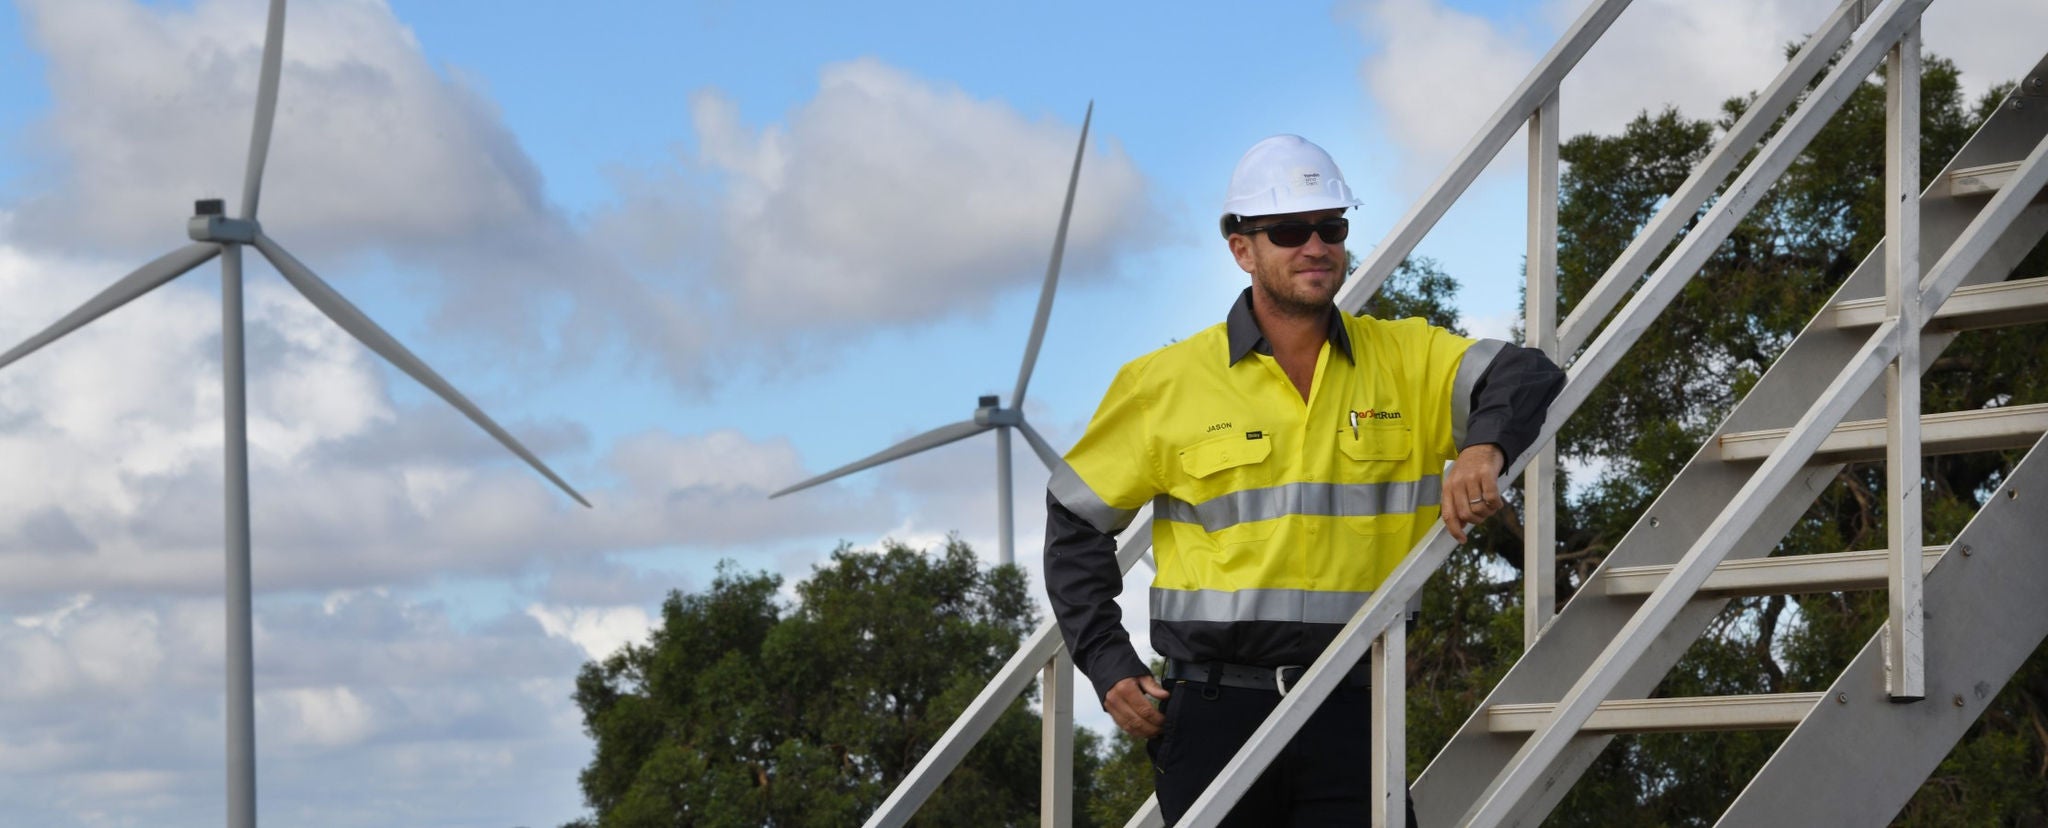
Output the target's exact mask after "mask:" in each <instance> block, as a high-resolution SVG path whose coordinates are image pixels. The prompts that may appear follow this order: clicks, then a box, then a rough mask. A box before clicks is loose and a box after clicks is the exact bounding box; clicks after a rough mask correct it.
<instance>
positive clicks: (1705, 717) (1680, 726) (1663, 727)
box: [1487, 693, 1827, 733]
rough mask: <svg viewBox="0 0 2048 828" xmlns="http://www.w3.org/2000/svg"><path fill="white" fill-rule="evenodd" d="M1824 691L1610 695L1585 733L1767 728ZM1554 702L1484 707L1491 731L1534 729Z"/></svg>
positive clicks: (1788, 719)
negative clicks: (1645, 696)
mask: <svg viewBox="0 0 2048 828" xmlns="http://www.w3.org/2000/svg"><path fill="white" fill-rule="evenodd" d="M1826 695H1827V694H1826V693H1768V694H1759V695H1753V696H1689V697H1681V698H1662V699H1612V700H1609V701H1604V702H1601V703H1600V707H1599V709H1598V710H1596V711H1595V712H1594V713H1593V718H1591V719H1589V720H1587V722H1586V727H1585V728H1583V729H1582V731H1581V732H1585V733H1664V732H1679V731H1687V732H1693V731H1708V730H1771V729H1784V728H1790V727H1793V726H1795V725H1797V724H1799V721H1800V720H1801V719H1804V718H1805V717H1806V713H1807V711H1810V710H1812V709H1813V706H1814V705H1815V704H1817V703H1819V702H1820V700H1821V699H1822V698H1824V697H1826ZM1556 708H1557V704H1556V703H1554V702H1534V703H1527V704H1496V705H1494V706H1493V707H1491V708H1488V710H1487V720H1488V727H1489V728H1490V729H1491V730H1492V731H1493V732H1495V733H1532V732H1535V730H1536V728H1537V727H1538V726H1540V725H1541V724H1542V723H1543V720H1544V719H1545V718H1547V717H1548V716H1549V715H1550V714H1551V711H1553V710H1555V709H1556Z"/></svg>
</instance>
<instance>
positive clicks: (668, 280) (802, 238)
mask: <svg viewBox="0 0 2048 828" xmlns="http://www.w3.org/2000/svg"><path fill="white" fill-rule="evenodd" d="M690 109H691V115H692V120H693V122H694V125H695V131H696V135H695V139H696V146H695V148H694V149H682V150H679V151H678V159H677V164H676V165H675V166H674V167H670V168H657V169H652V170H636V171H632V172H631V173H630V174H627V173H622V174H621V178H622V186H621V191H622V195H621V197H620V199H619V202H618V204H617V205H616V206H615V208H614V209H612V210H610V211H607V212H606V213H604V214H603V215H600V216H598V217H597V218H596V219H594V221H593V222H592V228H593V229H592V232H593V234H594V236H595V237H596V238H599V239H602V240H603V241H604V243H605V244H606V245H608V246H609V247H610V248H611V249H614V250H616V251H618V255H620V256H621V257H622V258H623V259H625V260H627V261H629V262H632V263H633V264H634V266H635V267H637V268H640V269H641V270H643V271H646V272H648V273H658V274H660V276H659V277H658V278H657V277H655V276H651V275H650V276H648V277H646V278H644V279H643V280H642V281H640V282H639V283H637V284H636V285H634V286H632V287H630V288H619V287H618V286H609V287H607V288H604V289H613V288H618V289H621V290H623V291H625V293H626V294H627V295H630V296H632V297H633V298H632V300H631V301H627V300H624V299H619V300H615V302H614V303H615V304H621V305H629V306H630V309H629V310H626V311H623V312H622V313H623V314H624V315H625V317H626V318H627V320H628V323H629V325H630V326H631V328H632V330H633V331H634V332H635V333H634V335H635V337H636V341H638V342H640V343H641V344H642V345H643V350H645V351H647V352H648V353H651V354H654V355H655V358H657V359H660V360H663V364H664V365H665V367H667V368H668V370H669V371H670V372H671V373H676V374H679V375H686V374H690V373H693V372H698V371H701V370H702V369H700V368H698V367H696V366H694V365H692V364H690V363H691V361H692V360H695V359H699V358H701V357H702V356H703V353H704V351H705V349H710V350H712V351H713V352H714V353H719V354H721V355H729V356H737V357H740V358H742V359H747V358H752V359H755V360H759V356H758V353H756V352H758V350H759V347H760V345H761V344H762V343H764V342H765V343H767V344H769V345H771V346H780V347H778V348H777V349H776V350H777V351H778V352H784V351H786V350H787V349H788V348H789V347H791V346H793V345H809V346H813V347H817V348H819V349H820V350H823V349H824V347H825V346H827V345H829V344H831V343H834V342H838V341H842V340H844V339H845V338H847V337H849V336H854V335H858V334H859V333H862V332H865V331H869V330H872V329H874V328H875V327H877V326H891V325H904V324H911V323H916V322H921V321H927V320H931V319H934V318H939V317H942V316H946V315H949V314H955V313H959V312H961V311H963V310H969V311H975V310H986V309H987V308H988V307H990V305H991V304H992V302H993V300H994V298H995V297H996V296H997V295H998V294H999V293H1001V292H1002V291H1004V290H1007V289H1013V288H1020V287H1029V286H1035V285H1036V284H1038V282H1039V280H1040V279H1041V278H1042V277H1043V275H1044V272H1045V266H1046V262H1047V259H1048V257H1049V256H1050V254H1051V250H1052V241H1053V234H1054V229H1055V227H1056V225H1057V224H1058V219H1059V212H1060V205H1061V201H1062V199H1063V198H1064V195H1065V192H1066V185H1067V175H1068V172H1069V170H1070V168H1071V165H1072V163H1073V153H1074V146H1075V142H1076V140H1077V138H1078V135H1079V124H1078V119H1075V118H1073V115H1071V114H1063V115H1062V116H1061V117H1040V118H1035V119H1034V118H1030V117H1027V116H1026V115H1025V114H1024V113H1021V112H1018V111H1017V110H1016V109H1015V108H1013V107H1011V106H1010V105H1008V104H1006V103H1003V102H1001V101H996V100H988V99H982V98H977V97H975V96H973V95H971V94H969V93H968V92H966V91H964V90H961V89H958V88H955V87H951V86H948V85H945V84H939V83H933V82H931V81H927V80H925V79H922V78H919V77H916V76H914V75H912V74H910V73H908V72H905V71H903V70H901V69H898V68H895V67H892V66H888V65H886V64H884V63H882V62H880V61H877V60H874V59H860V60H855V61H851V62H847V63H840V64H834V65H831V66H827V67H825V68H824V69H823V70H822V72H821V75H820V78H819V87H818V91H817V94H816V95H815V96H814V97H813V98H811V99H810V100H808V101H806V102H804V103H803V104H801V105H799V106H798V107H797V108H795V109H794V110H792V111H791V112H790V113H789V114H788V115H787V116H786V118H784V119H783V120H782V121H780V122H778V123H773V124H769V125H765V126H760V127H753V126H749V125H748V124H746V123H744V122H743V121H742V119H741V116H740V114H739V110H738V106H737V105H736V104H735V103H734V102H733V101H732V100H731V99H730V98H728V97H726V96H725V95H724V94H723V93H721V92H719V91H716V90H704V91H700V92H699V93H698V94H696V95H695V96H694V97H693V99H692V101H691V107H690ZM1089 143H1090V147H1089V152H1088V156H1087V158H1086V160H1085V162H1084V164H1083V167H1082V172H1081V182H1080V185H1079V190H1078V192H1077V195H1076V197H1075V204H1074V218H1073V222H1072V226H1071V230H1070V232H1069V235H1068V242H1067V245H1068V246H1067V251H1066V260H1065V267H1064V268H1063V278H1069V279H1072V278H1080V279H1086V278H1088V277H1089V276H1091V275H1092V274H1093V273H1095V272H1099V271H1100V270H1101V269H1102V268H1103V266H1104V265H1105V264H1106V262H1107V260H1108V259H1110V258H1111V257H1113V256H1116V255H1120V254H1123V253H1126V252H1130V251H1132V250H1136V249H1139V248H1141V247H1143V246H1145V245H1147V244H1149V243H1151V242H1154V241H1157V239H1156V238H1154V237H1155V235H1156V234H1153V233H1151V232H1149V231H1148V230H1147V228H1148V227H1150V226H1153V225H1154V224H1155V223H1154V222H1150V221H1148V219H1149V217H1150V216H1151V215H1152V214H1153V210H1154V208H1153V206H1152V205H1151V203H1150V201H1149V196H1148V193H1147V189H1146V184H1145V181H1144V180H1143V177H1142V176H1141V175H1140V173H1139V172H1138V170H1137V167H1136V165H1135V164H1134V163H1133V162H1132V161H1131V159H1130V157H1129V156H1128V155H1126V154H1125V153H1124V152H1123V150H1122V147H1121V145H1120V144H1118V143H1117V142H1116V141H1115V140H1114V139H1110V138H1106V137H1105V132H1104V131H1102V130H1099V129H1098V130H1097V131H1095V132H1094V133H1092V134H1091V137H1090V141H1089ZM678 271H680V272H682V273H684V274H686V275H687V276H688V277H690V278H688V279H686V280H682V281H681V282H680V283H678V282H677V280H675V279H674V278H673V274H675V273H676V272H678ZM692 323H694V324H692ZM750 354H751V355H752V356H751V357H749V355H750Z"/></svg>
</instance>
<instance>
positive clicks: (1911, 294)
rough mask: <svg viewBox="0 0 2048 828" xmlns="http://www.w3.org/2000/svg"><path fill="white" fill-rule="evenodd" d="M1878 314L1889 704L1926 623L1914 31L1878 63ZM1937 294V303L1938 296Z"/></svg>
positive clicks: (1914, 688) (1899, 691) (1918, 667)
mask: <svg viewBox="0 0 2048 828" xmlns="http://www.w3.org/2000/svg"><path fill="white" fill-rule="evenodd" d="M1885 69H1886V73H1885V74H1886V78H1885V133H1884V139H1885V140H1884V143H1885V176H1884V204H1885V208H1884V229H1885V232H1884V237H1885V242H1886V243H1885V249H1884V273H1885V279H1884V284H1885V292H1884V295H1885V300H1884V308H1885V316H1886V317H1887V318H1889V319H1892V320H1896V321H1897V323H1898V326H1899V330H1900V331H1901V334H1902V335H1901V336H1900V338H1899V354H1898V356H1897V357H1896V358H1894V359H1893V360H1892V364H1891V365H1888V366H1886V367H1885V373H1884V388H1885V391H1884V398H1885V409H1886V410H1885V506H1884V513H1885V538H1886V541H1887V545H1888V546H1889V547H1890V549H1891V555H1890V556H1889V557H1888V559H1887V560H1888V561H1889V566H1888V567H1887V595H1888V597H1889V602H1890V609H1891V613H1890V615H1889V616H1888V618H1889V619H1890V621H1889V623H1887V624H1886V625H1885V629H1886V631H1887V635H1886V638H1885V641H1886V643H1887V644H1888V645H1889V647H1888V648H1887V653H1888V654H1889V656H1890V660H1889V664H1890V670H1889V674H1890V678H1889V682H1888V684H1887V686H1888V687H1889V688H1890V691H1891V696H1892V700H1893V701H1919V700H1920V699H1922V698H1925V696H1926V687H1927V676H1926V665H1925V661H1926V658H1925V647H1924V645H1923V643H1922V642H1923V640H1924V639H1925V637H1926V630H1927V622H1926V620H1925V619H1924V617H1923V614H1922V608H1921V604H1920V577H1921V570H1920V561H1919V560H1918V559H1919V557H1920V556H1919V551H1920V545H1921V531H1920V526H1921V497H1920V436H1921V435H1920V328H1921V326H1922V323H1923V321H1924V320H1925V319H1926V314H1925V312H1923V311H1922V310H1921V308H1920V302H1919V301H1918V300H1919V298H1920V297H1919V291H1918V288H1919V286H1920V26H1919V25H1918V24H1915V25H1914V26H1913V27H1912V28H1910V29H1907V30H1906V34H1905V36H1904V37H1901V38H1899V42H1898V44H1897V45H1895V46H1893V47H1892V52H1891V55H1890V56H1889V57H1887V58H1886V59H1885ZM1944 298H1945V297H1944Z"/></svg>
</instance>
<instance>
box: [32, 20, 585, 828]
mask: <svg viewBox="0 0 2048 828" xmlns="http://www.w3.org/2000/svg"><path fill="white" fill-rule="evenodd" d="M283 49H284V0H271V2H270V20H269V25H268V27H267V29H266V31H265V34H264V41H263V65H262V69H261V74H260V76H259V78H258V81H257V89H256V117H255V126H254V127H253V129H252V130H251V133H250V136H249V159H248V167H247V169H246V171H245V173H244V176H243V179H242V201H241V211H240V215H239V216H238V217H236V218H228V217H227V215H226V209H225V205H224V204H223V203H222V202H221V201H220V200H218V199H208V200H202V201H200V202H198V204H197V208H196V210H195V212H196V213H197V215H194V216H193V217H192V218H191V220H190V221H189V222H187V225H186V232H187V234H188V235H190V236H191V238H192V240H193V243H192V244H189V245H186V246H184V247H181V248H179V249H177V250H173V251H171V252H169V253H166V254H164V255H163V256H161V257H159V258H157V259H156V260H155V261H152V262H150V263H148V264H146V265H143V266H142V267H141V268H139V269H137V270H136V271H135V272H133V273H130V274H128V275H127V276H125V277H122V278H121V280H120V281H117V282H115V283H114V284H113V285H112V286H111V287H108V288H107V289H106V290H103V291H101V292H100V293H99V294H98V295H96V296H94V297H93V298H91V299H89V300H87V301H86V302H85V304H83V305H81V306H79V307H78V309H77V310H74V311H72V312H71V313H69V314H67V315H66V316H64V318H62V319H59V320H57V322H56V323H54V324H52V325H50V326H49V327H48V328H45V329H44V330H43V331H42V332H41V333H38V334H36V335H34V336H31V337H29V338H28V340H27V341H25V342H22V343H21V344H20V345H17V346H15V347H14V349H13V350H10V351H8V352H7V353H5V354H0V369H4V368H6V367H7V366H8V365H11V364H13V363H14V362H15V361H17V360H19V359H21V358H22V357H25V356H28V355H29V354H31V353H34V352H35V351H36V350H37V349H39V348H41V347H43V346H44V345H48V344H50V343H51V342H55V341H56V340H58V339H60V338H62V337H63V336H64V335H66V334H69V333H71V332H72V331H75V330H77V329H79V328H81V327H84V326H85V325H86V324H88V323H90V322H92V321H93V320H95V319H98V318H99V317H101V316H103V315H105V314H106V313H108V312H109V311H112V310H114V309H115V308H119V307H121V306H122V305H125V304H127V303H129V302H130V301H133V300H134V299H136V298H137V297H140V296H142V295H143V294H145V293H148V292H150V291H151V290H155V289H156V288H157V287H159V286H161V285H163V284H164V283H166V282H169V281H171V280H172V279H176V278H178V277H179V276H182V275H184V274H185V273H186V272H188V271H191V270H192V269H193V268H196V267H198V266H200V265H201V264H204V263H206V262H207V261H208V260H209V259H212V258H213V257H215V256H219V257H220V260H221V262H220V263H221V269H220V270H221V282H220V284H221V290H220V293H221V374H222V378H221V385H222V389H221V390H222V394H221V400H222V408H223V412H222V416H223V419H224V420H225V429H226V441H225V444H226V455H227V456H226V471H225V473H224V474H223V478H224V480H225V482H226V489H227V491H226V510H227V537H226V551H227V655H226V658H227V713H226V717H227V771H228V774H227V777H228V785H227V787H228V825H229V826H232V828H250V827H251V826H254V825H255V824H256V699H255V678H254V662H255V655H254V648H253V645H252V642H251V638H250V629H251V623H252V622H251V617H250V603H251V594H250V583H249V440H248V410H247V399H246V395H245V394H244V392H243V378H244V371H243V360H242V248H243V247H245V246H253V247H255V248H256V250H257V252H258V253H260V254H262V256H263V258H265V259H268V260H270V263H271V264H272V265H274V266H275V267H276V268H277V270H278V272H279V273H281V274H283V275H284V278H285V281H287V282H289V283H291V285H292V287H294V288H296V289H297V290H298V291H299V293H300V294H301V295H303V296H305V297H306V300H307V301H309V302H312V303H313V306H314V307H315V308H318V309H319V310H320V312H321V313H323V314H326V315H327V318H328V319H331V320H333V321H334V323H335V324H336V325H338V326H340V327H341V329H342V330H344V331H347V332H348V333H349V335H350V336H353V337H355V338H356V339H357V340H358V341H360V342H362V343H363V344H364V345H367V346H369V348H370V350H372V351H375V352H377V355H378V356H381V357H383V358H384V359H385V360H387V361H389V362H390V363H391V364H392V365H394V366H397V367H398V369H399V370H401V371H404V372H405V373H406V374H408V375H410V376H411V377H412V378H413V379H414V380H417V381H418V382H419V383H420V384H421V385H424V386H426V387H427V388H428V389H429V390H431V391H433V392H434V393H435V394H437V395H440V397H441V399H443V400H447V401H448V404H449V405H452V406H455V408H456V410H458V411H461V412H462V413H463V415H465V416H467V417H469V419H470V420H471V421H472V422H474V423H476V424H477V425H478V426H479V427H481V428H483V430H484V431H486V432H488V433H489V434H490V435H491V436H492V437H495V438H497V440H498V442H500V443H503V444H504V445H505V447H506V448H508V449H511V450H512V453H513V454H516V455H518V456H519V458H520V459H521V460H525V461H526V463H527V464H528V465H530V466H532V467H533V468H534V470H535V471H538V472H540V473H541V475H542V476H543V477H546V478H547V479H548V481H549V482H552V483H554V484H555V485H556V486H557V487H560V488H561V490H562V491H564V492H566V493H568V495H569V496H570V497H572V498H575V499H576V502H577V503H581V504H583V505H584V506H585V507H588V506H590V502H589V501H587V500H584V499H583V496H582V495H580V494H577V493H576V490H575V489H573V488H570V486H569V484H568V483H567V482H565V481H563V480H562V478H561V477H560V476H558V475H556V474H555V472H554V471H553V470H552V469H549V468H548V467H547V464H545V463H542V462H541V461H540V458H538V457H535V456H534V454H533V452H531V451H528V450H527V449H526V447H525V446H523V445H520V443H519V441H518V440H516V439H513V437H512V435H511V434H508V433H506V431H505V429H503V428H501V427H499V425H498V424H497V422H495V421H493V420H492V419H491V418H490V416H489V415H487V414H485V413H484V412H483V410H482V409H480V408H477V407H476V404H475V403H472V402H470V401H469V399H468V398H467V397H464V396H463V395H462V392H460V391H457V390H455V386H453V385H450V384H448V381H447V380H445V379H442V378H441V375H440V374H437V373H435V372H434V369H432V368H429V367H427V364H426V363H425V362H422V361H420V358H419V357H417V356H414V355H413V353H412V352H411V351H409V350H407V349H406V347H405V346H404V345H401V344H399V342H398V340H397V339H394V338H393V337H392V336H391V334H389V333H387V332H385V330H384V329H383V328H381V327H379V326H378V325H377V323H376V322H373V321H371V320H370V317H368V316H366V315H364V314H363V312H362V311H361V310H359V309H358V308H356V306H355V305H354V304H353V303H351V302H349V301H348V299H346V298H344V297H343V296H342V295H341V294H340V293H339V292H337V291H335V289H334V288H333V287H331V286H329V285H328V284H327V282H326V281H325V280H322V279H321V278H320V277H319V276H317V275H315V274H314V273H313V271H312V270H311V269H309V268H307V267H306V266H305V265H304V264H302V263H300V262H299V260H298V259H296V258H293V257H292V255H291V254H290V253H288V252H286V251H285V249H284V247H283V246H281V245H279V244H278V243H277V242H276V241H275V240H273V239H272V238H270V237H269V236H268V235H265V234H264V232H263V228H262V226H261V225H259V224H257V223H256V203H257V199H258V196H260V195H261V194H262V191H263V163H264V159H265V157H266V156H267V155H268V154H269V150H270V127H271V122H272V120H273V119H274V117H275V116H276V114H277V82H278V74H279V72H280V70H281V69H282V67H283V61H284V56H283Z"/></svg>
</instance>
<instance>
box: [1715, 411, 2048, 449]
mask: <svg viewBox="0 0 2048 828" xmlns="http://www.w3.org/2000/svg"><path fill="white" fill-rule="evenodd" d="M1884 425H1885V421H1883V420H1852V421H1849V422H1846V423H1843V424H1842V425H1841V426H1840V427H1839V428H1836V429H1835V431H1834V433H1833V434H1829V435H1828V437H1827V439H1826V440H1823V441H1822V442H1821V444H1820V450H1819V451H1816V452H1814V455H1813V459H1814V460H1816V461H1826V462H1832V463H1849V462H1858V461H1866V460H1883V459H1884V441H1885V434H1884V430H1885V429H1884ZM1791 431H1792V430H1791V429H1789V428H1767V429H1761V430H1758V431H1740V432H1735V433H1731V434H1723V435H1721V439H1720V447H1721V459H1722V460H1728V461H1737V460H1762V459H1764V458H1765V457H1768V456H1770V453H1771V450H1772V449H1775V448H1777V447H1778V443H1779V442H1780V441H1782V440H1784V439H1785V435H1787V434H1789V433H1791ZM2044 432H2048V404H2040V405H2009V406H2005V407H2003V408H1982V409H1977V410H1975V411H1949V412H1944V413H1941V414H1927V415H1923V416H1921V418H1920V452H1921V453H1922V454H1924V455H1936V454H1960V453H1963V452H1971V451H1997V450H2000V449H2010V448H2026V447H2027V446H2031V445H2033V444H2034V441H2035V440H2038V439H2040V437H2041V435H2042V434H2043V433H2044Z"/></svg>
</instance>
